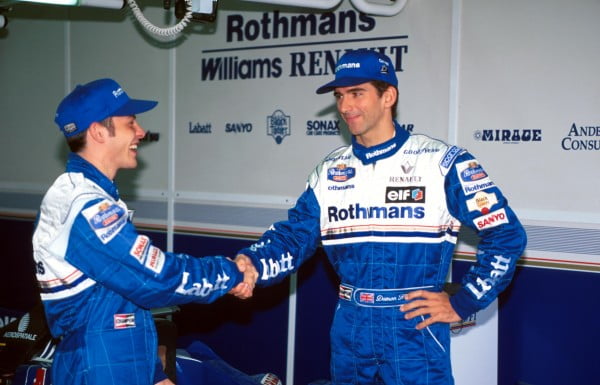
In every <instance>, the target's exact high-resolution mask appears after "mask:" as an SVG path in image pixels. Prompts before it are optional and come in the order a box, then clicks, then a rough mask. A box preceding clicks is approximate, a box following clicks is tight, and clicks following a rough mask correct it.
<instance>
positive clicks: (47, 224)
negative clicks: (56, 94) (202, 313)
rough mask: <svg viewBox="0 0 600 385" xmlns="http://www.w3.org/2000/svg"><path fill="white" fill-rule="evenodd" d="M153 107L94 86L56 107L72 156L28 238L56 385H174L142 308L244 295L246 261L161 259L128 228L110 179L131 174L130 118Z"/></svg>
mask: <svg viewBox="0 0 600 385" xmlns="http://www.w3.org/2000/svg"><path fill="white" fill-rule="evenodd" d="M156 104H157V102H155V101H147V100H135V99H130V98H129V96H128V95H127V94H126V93H125V91H124V90H123V89H122V88H121V87H120V86H119V85H118V84H117V83H116V82H115V81H114V80H112V79H99V80H95V81H92V82H90V83H87V84H85V85H79V86H77V87H76V88H75V89H74V90H73V92H71V93H70V94H69V95H67V96H66V97H65V98H64V99H63V101H62V102H61V103H60V105H59V106H58V109H57V112H56V118H55V121H56V123H57V124H58V126H59V128H60V129H61V131H62V132H63V133H64V135H65V136H66V139H67V143H68V145H69V147H70V149H71V151H72V152H71V153H70V154H69V157H68V161H67V166H66V172H65V173H64V174H62V175H60V176H59V177H58V178H57V179H56V181H55V182H54V184H53V185H52V186H51V187H50V189H49V190H48V191H47V193H46V195H45V196H44V199H43V202H42V204H41V208H40V213H39V216H38V220H37V225H36V229H35V232H34V235H33V254H34V259H35V264H36V269H37V272H36V273H37V279H38V282H39V286H40V290H41V298H42V301H43V303H44V307H45V312H46V317H47V321H48V326H49V327H50V331H51V333H52V335H53V336H54V337H56V338H59V339H60V342H59V343H58V347H57V352H56V355H55V358H54V361H53V367H52V373H53V383H54V384H57V385H58V384H60V385H67V384H88V385H89V384H119V385H122V384H129V385H131V384H139V385H150V384H172V382H171V381H170V380H169V379H167V378H166V376H165V374H164V373H163V371H162V367H161V363H160V360H159V358H158V354H157V336H156V330H155V325H154V320H153V317H152V314H151V312H150V311H149V310H148V309H151V308H155V307H163V306H170V305H177V304H183V303H188V302H197V303H209V302H212V301H214V300H216V299H217V298H219V297H220V296H222V295H224V294H225V293H228V292H231V293H232V294H235V295H237V296H239V297H242V298H244V297H248V296H249V295H250V294H251V286H252V285H253V282H252V279H251V276H250V275H249V274H248V273H244V275H243V274H242V271H244V270H245V266H246V263H244V262H243V261H240V260H237V261H236V262H234V261H231V260H229V259H227V258H225V257H221V256H216V257H205V258H193V257H191V256H189V255H185V254H174V253H168V252H163V251H161V250H160V249H159V248H157V247H156V246H154V245H153V244H152V242H151V240H150V239H149V238H148V237H147V236H145V235H142V234H139V233H138V232H137V231H136V228H135V226H134V225H133V224H132V222H131V218H130V213H129V210H128V208H127V206H126V205H125V203H124V202H123V201H122V200H121V199H120V197H119V192H118V190H117V186H116V185H115V183H114V181H113V180H114V178H115V176H116V173H117V171H118V170H119V169H121V168H135V167H136V166H137V147H138V144H139V143H140V140H141V139H142V138H143V137H144V136H145V131H144V130H143V129H142V127H141V126H140V125H139V124H138V122H137V120H136V116H135V115H136V114H139V113H142V112H145V111H148V110H150V109H152V108H154V106H156ZM244 278H246V280H245V281H243V280H244Z"/></svg>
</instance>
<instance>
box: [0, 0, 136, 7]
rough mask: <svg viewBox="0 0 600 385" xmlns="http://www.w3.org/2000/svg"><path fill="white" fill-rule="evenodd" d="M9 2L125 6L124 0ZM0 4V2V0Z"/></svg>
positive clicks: (22, 0) (76, 5)
mask: <svg viewBox="0 0 600 385" xmlns="http://www.w3.org/2000/svg"><path fill="white" fill-rule="evenodd" d="M11 3H13V4H15V3H36V4H51V5H64V6H67V7H97V8H110V9H121V8H123V7H124V6H125V1H124V0H16V1H12V2H11ZM0 4H2V1H1V0H0Z"/></svg>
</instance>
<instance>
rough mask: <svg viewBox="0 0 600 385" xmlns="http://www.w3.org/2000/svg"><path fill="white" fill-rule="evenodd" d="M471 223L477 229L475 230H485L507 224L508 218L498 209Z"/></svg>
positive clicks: (502, 210) (504, 212)
mask: <svg viewBox="0 0 600 385" xmlns="http://www.w3.org/2000/svg"><path fill="white" fill-rule="evenodd" d="M473 223H474V224H475V226H476V227H477V230H485V229H490V228H492V227H496V226H499V225H501V224H503V223H508V217H507V216H506V211H504V209H500V210H496V211H492V212H491V213H489V214H486V215H482V216H480V217H477V218H475V219H474V220H473Z"/></svg>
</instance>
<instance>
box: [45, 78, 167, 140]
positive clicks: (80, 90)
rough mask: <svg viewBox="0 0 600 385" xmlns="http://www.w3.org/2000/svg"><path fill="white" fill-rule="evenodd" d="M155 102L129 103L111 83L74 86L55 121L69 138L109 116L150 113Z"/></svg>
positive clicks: (61, 105)
mask: <svg viewBox="0 0 600 385" xmlns="http://www.w3.org/2000/svg"><path fill="white" fill-rule="evenodd" d="M157 104H158V102H156V101H152V100H137V99H131V98H130V97H129V96H128V95H127V93H125V91H123V89H122V88H121V86H120V85H119V84H118V83H117V82H116V81H114V80H113V79H98V80H94V81H92V82H89V83H87V84H84V85H81V84H79V85H77V86H76V87H75V89H74V90H73V91H72V92H71V93H70V94H69V95H67V96H66V97H65V98H64V99H63V100H62V102H60V104H59V105H58V108H57V109H56V115H55V117H54V121H55V122H56V124H57V125H58V128H60V130H61V131H62V132H63V134H64V135H65V136H66V137H67V138H68V137H70V136H73V135H77V134H79V133H80V132H84V131H85V130H87V129H88V128H89V127H90V125H91V124H92V123H94V122H100V121H102V120H104V119H106V118H108V117H110V116H130V115H136V114H139V113H142V112H145V111H148V110H151V109H153V108H154V107H155V106H156V105H157Z"/></svg>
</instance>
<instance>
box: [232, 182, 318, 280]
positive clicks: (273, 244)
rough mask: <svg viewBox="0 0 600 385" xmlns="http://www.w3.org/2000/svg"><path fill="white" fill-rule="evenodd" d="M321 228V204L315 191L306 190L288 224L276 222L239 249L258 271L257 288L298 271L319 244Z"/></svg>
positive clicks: (292, 210)
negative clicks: (248, 245) (252, 241)
mask: <svg viewBox="0 0 600 385" xmlns="http://www.w3.org/2000/svg"><path fill="white" fill-rule="evenodd" d="M319 229H320V209H319V203H318V202H317V199H316V197H315V194H314V192H313V190H312V188H310V187H307V189H306V190H305V191H304V193H303V194H302V195H301V196H300V198H299V199H298V201H297V202H296V205H295V206H294V207H293V208H291V209H290V210H289V211H288V220H287V221H281V222H276V223H274V224H273V225H271V227H270V228H269V229H268V230H267V231H266V232H265V233H264V234H263V235H262V236H261V238H260V239H259V240H258V241H257V242H256V243H254V244H253V245H251V246H250V247H248V248H245V249H242V250H240V252H239V254H245V255H247V256H248V257H249V258H250V259H251V260H252V263H253V264H254V266H255V267H256V270H257V271H258V280H257V282H256V285H257V286H268V285H272V284H275V283H277V282H280V281H282V280H283V279H284V278H285V277H286V276H288V275H290V274H291V273H293V272H295V271H297V270H298V268H299V267H300V265H301V264H302V263H303V262H304V261H305V260H306V259H308V258H310V257H312V256H313V255H314V253H315V251H316V249H317V247H318V245H319V244H320V241H321V234H320V230H319Z"/></svg>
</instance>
